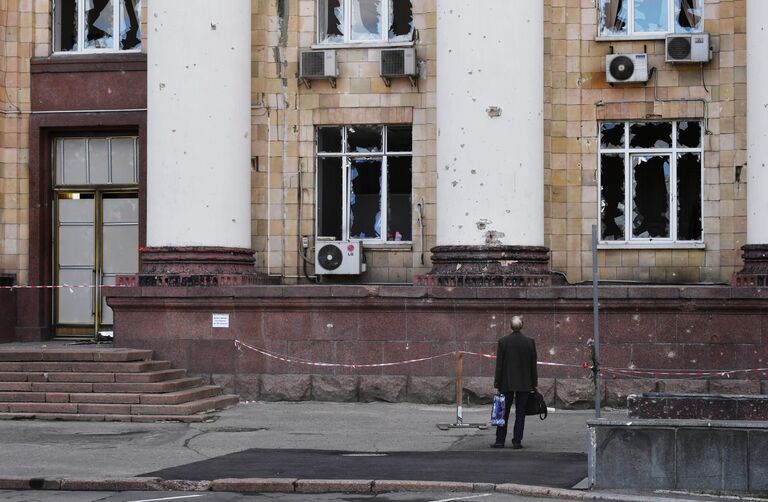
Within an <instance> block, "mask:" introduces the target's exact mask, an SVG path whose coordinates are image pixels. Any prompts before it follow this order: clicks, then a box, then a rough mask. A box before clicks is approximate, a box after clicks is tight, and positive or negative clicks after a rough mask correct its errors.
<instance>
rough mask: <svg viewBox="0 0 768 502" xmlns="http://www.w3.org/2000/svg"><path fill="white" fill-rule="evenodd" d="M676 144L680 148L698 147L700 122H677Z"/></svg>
mask: <svg viewBox="0 0 768 502" xmlns="http://www.w3.org/2000/svg"><path fill="white" fill-rule="evenodd" d="M677 146H678V147H680V148H699V147H700V146H701V122H678V123H677Z"/></svg>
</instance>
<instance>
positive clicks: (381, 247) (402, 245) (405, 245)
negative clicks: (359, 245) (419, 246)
mask: <svg viewBox="0 0 768 502" xmlns="http://www.w3.org/2000/svg"><path fill="white" fill-rule="evenodd" d="M363 249H364V250H366V251H412V250H413V243H412V242H411V241H407V242H388V243H385V242H363Z"/></svg>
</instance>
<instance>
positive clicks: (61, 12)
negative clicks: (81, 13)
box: [54, 0, 77, 52]
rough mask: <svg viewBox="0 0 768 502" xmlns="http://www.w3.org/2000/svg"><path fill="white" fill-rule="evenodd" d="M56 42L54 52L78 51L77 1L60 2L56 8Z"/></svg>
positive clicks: (63, 0) (62, 0) (64, 0)
mask: <svg viewBox="0 0 768 502" xmlns="http://www.w3.org/2000/svg"><path fill="white" fill-rule="evenodd" d="M55 14H56V33H57V34H58V36H57V37H56V41H55V43H54V50H56V51H62V52H69V51H76V50H77V0H59V3H57V6H56V13H55Z"/></svg>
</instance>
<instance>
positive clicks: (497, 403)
mask: <svg viewBox="0 0 768 502" xmlns="http://www.w3.org/2000/svg"><path fill="white" fill-rule="evenodd" d="M506 404H507V398H506V397H504V394H496V395H495V396H493V407H492V408H491V425H495V426H496V427H501V426H503V425H504V411H505V410H504V408H505V407H506Z"/></svg>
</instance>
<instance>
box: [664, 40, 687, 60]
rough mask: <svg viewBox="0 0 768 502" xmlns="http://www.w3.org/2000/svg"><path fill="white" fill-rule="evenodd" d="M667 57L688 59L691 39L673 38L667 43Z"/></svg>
mask: <svg viewBox="0 0 768 502" xmlns="http://www.w3.org/2000/svg"><path fill="white" fill-rule="evenodd" d="M667 56H669V59H688V58H690V57H691V39H690V38H689V37H675V38H671V39H670V40H669V41H668V42H667Z"/></svg>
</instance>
